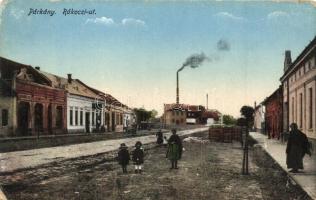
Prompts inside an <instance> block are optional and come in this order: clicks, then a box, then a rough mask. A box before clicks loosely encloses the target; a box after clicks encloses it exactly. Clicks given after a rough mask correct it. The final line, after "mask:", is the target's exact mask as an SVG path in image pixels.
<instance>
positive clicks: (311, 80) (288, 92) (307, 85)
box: [280, 37, 316, 139]
mask: <svg viewBox="0 0 316 200" xmlns="http://www.w3.org/2000/svg"><path fill="white" fill-rule="evenodd" d="M280 81H281V83H282V87H283V131H288V130H289V125H290V124H291V123H293V122H295V123H297V124H298V127H299V129H300V130H301V131H303V132H304V133H305V134H306V135H307V136H308V137H309V138H312V139H316V37H314V39H313V40H312V41H311V42H310V43H309V44H308V45H307V46H306V47H305V49H304V50H303V51H302V52H301V53H300V54H299V55H298V56H297V58H296V59H295V60H294V61H293V62H292V59H291V52H290V51H285V60H284V74H283V76H282V77H281V78H280Z"/></svg>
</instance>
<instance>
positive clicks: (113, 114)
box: [112, 112, 115, 131]
mask: <svg viewBox="0 0 316 200" xmlns="http://www.w3.org/2000/svg"><path fill="white" fill-rule="evenodd" d="M112 131H115V113H114V112H112Z"/></svg>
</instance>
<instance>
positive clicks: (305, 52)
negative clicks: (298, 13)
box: [280, 36, 316, 81]
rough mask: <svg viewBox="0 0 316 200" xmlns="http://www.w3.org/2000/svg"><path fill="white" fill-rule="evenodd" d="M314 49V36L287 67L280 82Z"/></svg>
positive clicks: (315, 41)
mask: <svg viewBox="0 0 316 200" xmlns="http://www.w3.org/2000/svg"><path fill="white" fill-rule="evenodd" d="M315 48H316V36H315V37H314V39H313V40H312V41H310V43H309V44H308V45H307V46H306V47H305V48H304V50H303V51H302V52H301V53H300V54H299V55H298V56H297V58H296V59H295V60H294V61H293V62H292V64H291V65H290V66H289V68H288V69H287V70H286V71H285V72H284V74H283V76H282V77H281V78H280V80H281V81H282V80H284V79H285V78H286V77H287V76H288V75H289V74H291V72H292V71H294V70H295V69H296V68H297V67H298V64H300V62H301V61H302V60H303V59H304V58H305V57H306V56H308V55H309V54H310V52H311V51H312V50H314V49H315Z"/></svg>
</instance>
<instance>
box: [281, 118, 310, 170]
mask: <svg viewBox="0 0 316 200" xmlns="http://www.w3.org/2000/svg"><path fill="white" fill-rule="evenodd" d="M290 128H291V131H290V135H289V139H288V142H287V147H286V164H287V168H288V169H292V170H290V172H293V173H297V172H299V171H298V170H299V169H304V167H303V157H304V155H305V154H308V155H310V156H311V151H310V149H309V142H308V139H307V137H306V135H305V134H304V133H302V132H301V131H300V130H298V128H297V124H296V123H292V124H291V125H290Z"/></svg>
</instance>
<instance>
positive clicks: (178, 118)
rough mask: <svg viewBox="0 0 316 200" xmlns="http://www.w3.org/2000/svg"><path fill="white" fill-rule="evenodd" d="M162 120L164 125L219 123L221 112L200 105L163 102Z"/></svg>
mask: <svg viewBox="0 0 316 200" xmlns="http://www.w3.org/2000/svg"><path fill="white" fill-rule="evenodd" d="M162 121H163V123H164V124H166V125H185V124H210V125H211V124H214V123H221V113H220V112H219V111H217V110H215V109H213V110H207V109H205V107H204V106H202V105H189V104H164V114H163V116H162Z"/></svg>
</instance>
